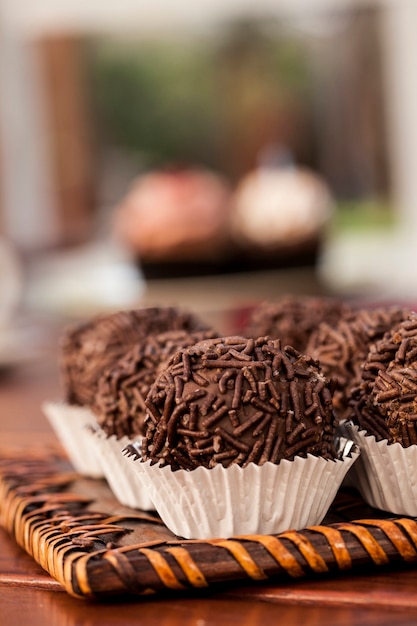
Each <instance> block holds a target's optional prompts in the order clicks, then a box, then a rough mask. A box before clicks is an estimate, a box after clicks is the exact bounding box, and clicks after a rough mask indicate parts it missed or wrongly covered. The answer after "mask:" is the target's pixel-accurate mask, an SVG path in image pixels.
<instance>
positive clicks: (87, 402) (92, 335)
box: [43, 307, 207, 476]
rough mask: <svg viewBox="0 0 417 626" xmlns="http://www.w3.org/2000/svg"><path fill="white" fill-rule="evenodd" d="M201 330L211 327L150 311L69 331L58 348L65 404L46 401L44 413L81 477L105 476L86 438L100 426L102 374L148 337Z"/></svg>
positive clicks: (181, 314) (175, 311) (183, 314)
mask: <svg viewBox="0 0 417 626" xmlns="http://www.w3.org/2000/svg"><path fill="white" fill-rule="evenodd" d="M203 328H207V325H206V324H205V323H204V322H203V321H202V320H200V319H199V318H198V317H197V316H195V315H194V314H192V313H190V312H188V311H183V310H181V309H179V308H176V307H148V308H138V309H133V310H126V311H117V312H114V313H110V314H103V315H97V316H94V317H92V318H91V319H89V320H87V321H85V322H81V323H76V324H73V325H71V326H69V327H67V328H66V329H65V331H64V333H63V336H62V338H61V341H60V346H59V348H60V350H59V362H60V363H59V364H60V369H61V378H62V387H63V399H62V401H60V402H46V403H44V405H43V409H44V412H45V414H46V416H47V418H48V419H49V421H50V423H51V425H52V427H53V428H54V430H55V432H56V434H57V436H58V437H59V439H60V441H61V443H62V445H63V446H64V448H65V450H66V451H67V453H68V456H69V458H70V460H71V462H72V464H73V465H74V467H75V469H76V470H77V471H78V472H80V473H81V474H84V475H89V476H101V475H102V474H103V472H102V469H101V467H100V464H99V460H98V459H97V458H96V457H95V455H94V454H92V453H91V450H90V449H89V445H90V444H89V441H88V438H87V439H86V438H85V437H84V435H85V430H86V428H88V427H92V428H94V427H95V424H96V419H95V416H94V413H93V410H94V408H95V399H96V395H97V386H98V381H99V379H100V377H101V376H102V374H103V372H104V371H105V370H106V369H107V368H108V367H110V366H111V365H112V364H114V363H115V362H116V361H117V360H118V359H120V358H121V357H122V356H123V354H125V352H126V351H128V350H129V349H130V348H131V347H132V346H133V345H134V344H135V342H136V341H138V340H139V339H142V338H143V337H145V336H147V335H149V334H152V333H160V332H164V331H167V330H175V329H185V330H194V329H195V330H196V329H203ZM85 446H87V447H85Z"/></svg>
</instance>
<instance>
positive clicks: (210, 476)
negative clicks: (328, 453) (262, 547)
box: [133, 453, 358, 539]
mask: <svg viewBox="0 0 417 626" xmlns="http://www.w3.org/2000/svg"><path fill="white" fill-rule="evenodd" d="M357 456H358V454H357V453H354V454H353V455H352V457H347V458H345V459H344V460H336V461H331V460H330V461H329V460H325V459H323V458H319V457H315V456H312V455H308V457H307V458H301V457H296V458H295V459H294V461H286V460H284V461H281V462H280V463H279V464H278V465H276V464H273V463H265V464H264V465H262V466H259V465H255V464H253V463H251V464H249V465H248V466H247V467H245V468H241V467H239V466H238V465H232V466H230V467H228V468H224V467H222V466H221V465H217V466H215V467H214V468H213V469H207V468H204V467H199V468H197V469H195V470H192V471H186V470H178V471H175V472H173V471H171V468H170V467H169V466H165V467H160V466H158V465H151V463H150V461H147V462H142V461H140V460H138V461H134V462H133V466H134V467H135V468H136V470H137V472H138V473H139V474H141V475H143V476H146V481H147V485H148V489H149V493H150V497H151V498H152V501H153V503H154V505H155V509H156V511H157V512H158V513H159V515H160V516H161V519H162V520H163V522H164V523H165V525H166V526H167V527H168V528H169V529H170V530H171V531H172V532H173V533H175V534H176V535H178V536H180V537H185V538H186V539H213V538H216V537H231V536H236V535H247V534H275V533H279V532H283V531H285V530H289V529H295V530H297V529H301V528H304V527H306V526H309V525H312V524H319V523H320V522H321V521H322V520H323V518H324V516H325V515H326V513H327V511H328V509H329V507H330V505H331V503H332V501H333V499H334V497H335V495H336V492H337V490H338V488H339V486H340V484H341V483H342V481H343V478H344V476H345V474H346V472H347V471H348V470H349V468H350V467H351V465H352V464H353V463H354V461H355V460H356V458H357Z"/></svg>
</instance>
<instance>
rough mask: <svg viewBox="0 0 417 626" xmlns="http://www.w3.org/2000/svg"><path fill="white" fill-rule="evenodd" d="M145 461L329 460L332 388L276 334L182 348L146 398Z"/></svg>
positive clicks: (177, 464)
mask: <svg viewBox="0 0 417 626" xmlns="http://www.w3.org/2000/svg"><path fill="white" fill-rule="evenodd" d="M146 407H147V409H148V412H147V416H146V435H145V437H144V439H143V446H142V454H143V460H144V461H146V460H150V461H152V462H154V463H158V462H159V463H160V464H161V465H170V466H171V469H172V470H177V469H188V470H192V469H194V468H197V467H199V466H203V467H206V468H213V467H214V466H216V465H218V464H221V465H223V466H224V467H228V466H230V465H231V464H234V463H237V464H239V465H240V466H243V467H245V466H247V465H248V464H249V463H251V462H254V463H256V464H258V465H263V464H264V463H266V462H267V461H271V462H272V463H279V461H280V460H281V459H288V460H293V459H294V457H295V456H297V455H299V456H303V457H306V456H307V454H312V455H315V456H322V457H324V458H326V459H329V458H334V457H335V451H334V447H333V440H334V434H335V420H334V412H333V405H332V389H331V385H330V384H329V382H328V381H327V379H326V378H325V377H324V376H323V374H322V373H321V370H320V367H319V365H318V363H317V362H316V361H314V360H313V359H312V358H311V357H309V356H305V355H302V354H301V353H299V352H298V351H297V350H295V349H294V348H292V347H290V346H288V347H286V348H285V349H281V343H280V341H279V340H270V339H268V338H258V339H247V338H244V337H226V338H217V339H213V340H207V341H203V342H200V343H198V344H195V345H194V346H190V347H189V348H186V349H183V350H180V351H179V352H177V353H176V354H175V355H174V356H173V357H172V358H171V359H170V361H169V363H168V365H167V367H166V368H165V369H164V370H163V371H162V372H161V373H160V375H159V377H158V378H157V379H156V381H155V383H154V384H153V386H152V387H151V390H150V392H149V395H148V397H147V399H146Z"/></svg>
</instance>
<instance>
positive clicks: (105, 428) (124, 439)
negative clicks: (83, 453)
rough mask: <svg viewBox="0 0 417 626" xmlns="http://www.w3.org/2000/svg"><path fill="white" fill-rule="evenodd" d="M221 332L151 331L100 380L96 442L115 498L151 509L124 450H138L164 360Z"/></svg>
mask: <svg viewBox="0 0 417 626" xmlns="http://www.w3.org/2000/svg"><path fill="white" fill-rule="evenodd" d="M215 336H217V334H216V332H215V331H211V330H202V331H194V332H189V331H186V330H171V331H167V332H164V333H159V334H156V335H152V334H151V335H148V336H147V337H145V338H143V339H142V340H139V341H137V343H136V344H135V346H134V347H133V348H131V349H130V350H129V351H128V352H126V354H124V355H123V356H122V358H121V359H119V360H118V361H117V362H116V363H114V365H113V366H112V367H110V368H108V369H107V370H106V371H105V373H104V374H103V376H102V377H101V378H100V380H99V381H98V388H97V396H96V401H95V413H96V417H97V423H98V429H97V431H96V432H95V433H94V435H93V438H92V442H93V446H94V449H95V452H96V454H97V455H98V457H99V458H100V460H101V465H102V469H103V472H104V475H105V478H106V479H107V482H108V483H109V486H110V488H111V489H112V491H113V494H114V495H115V497H116V498H117V499H118V500H119V502H121V503H122V504H125V505H127V506H130V507H134V508H140V509H145V510H146V509H151V508H153V506H152V501H151V500H150V498H149V496H148V493H147V490H146V488H143V489H141V488H140V484H139V481H138V478H137V475H136V472H135V471H134V469H133V465H132V463H131V461H130V460H129V459H128V458H127V457H126V456H125V455H124V454H122V450H123V449H125V448H127V449H133V448H132V446H133V445H135V444H136V445H138V448H139V449H140V446H141V439H142V436H143V428H144V419H145V411H146V407H145V400H146V397H147V395H148V392H149V390H150V387H151V385H152V384H153V383H154V381H155V379H156V377H157V375H158V373H159V371H160V370H161V368H163V367H164V364H165V362H166V361H167V360H168V359H169V358H170V357H171V356H172V355H173V354H174V353H175V352H177V350H179V349H180V348H184V347H187V346H190V345H193V344H195V343H197V342H198V341H201V340H202V339H207V338H209V337H211V338H212V337H215Z"/></svg>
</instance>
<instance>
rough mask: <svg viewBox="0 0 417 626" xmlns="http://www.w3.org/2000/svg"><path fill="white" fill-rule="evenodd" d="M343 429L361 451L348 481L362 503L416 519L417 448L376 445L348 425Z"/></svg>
mask: <svg viewBox="0 0 417 626" xmlns="http://www.w3.org/2000/svg"><path fill="white" fill-rule="evenodd" d="M343 429H344V431H345V432H346V434H347V435H348V436H349V437H351V438H352V439H353V441H355V443H356V444H357V445H358V446H359V447H360V449H361V454H360V458H359V460H358V462H357V463H355V466H354V467H353V469H352V477H354V479H355V484H356V486H357V488H358V489H359V491H360V493H361V495H362V497H363V499H364V500H365V501H366V502H367V503H368V504H370V505H371V506H373V507H374V508H376V509H381V510H383V511H388V512H390V513H395V514H396V515H409V516H412V517H416V516H417V446H415V445H414V446H409V447H408V448H403V446H401V444H399V443H393V444H388V441H387V440H386V439H384V440H383V441H376V439H375V437H374V436H373V435H367V433H366V431H364V430H359V427H358V426H355V425H353V424H349V423H345V424H344V425H343Z"/></svg>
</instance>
